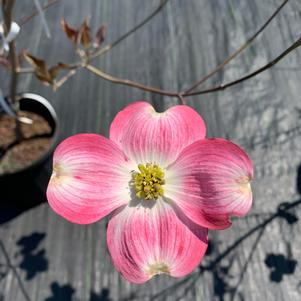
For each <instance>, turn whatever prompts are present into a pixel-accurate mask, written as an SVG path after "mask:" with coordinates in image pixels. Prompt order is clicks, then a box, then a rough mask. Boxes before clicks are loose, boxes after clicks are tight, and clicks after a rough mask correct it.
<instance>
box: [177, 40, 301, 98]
mask: <svg viewBox="0 0 301 301" xmlns="http://www.w3.org/2000/svg"><path fill="white" fill-rule="evenodd" d="M300 46H301V37H300V38H299V39H298V40H297V41H296V42H294V43H293V44H292V45H291V46H290V47H289V48H287V49H286V50H285V51H283V52H282V53H281V54H280V55H279V56H277V57H276V58H275V59H274V60H272V61H271V62H269V63H268V64H266V65H264V66H263V67H261V68H259V69H257V70H255V71H254V72H252V73H250V74H248V75H246V76H243V77H241V78H239V79H237V80H234V81H232V82H229V83H227V84H224V85H219V86H216V87H213V88H209V89H205V90H200V91H196V92H190V93H184V94H183V96H193V95H200V94H207V93H212V92H217V91H222V90H225V89H227V88H229V87H232V86H234V85H237V84H239V83H242V82H244V81H246V80H247V79H250V78H252V77H254V76H256V75H258V74H260V73H262V72H264V71H265V70H267V69H270V68H271V67H273V66H274V65H276V64H277V63H278V62H279V61H281V60H282V59H283V58H284V57H285V56H287V55H288V54H289V53H291V52H292V51H293V50H295V49H296V48H298V47H300Z"/></svg>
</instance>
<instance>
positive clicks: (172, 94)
mask: <svg viewBox="0 0 301 301" xmlns="http://www.w3.org/2000/svg"><path fill="white" fill-rule="evenodd" d="M299 46H301V37H300V38H299V39H298V40H297V41H296V42H294V43H293V44H292V45H291V46H290V47H289V48H287V49H286V50H285V51H283V52H282V53H281V54H280V55H279V56H277V57H276V58H275V59H274V60H272V61H271V62H269V63H268V64H266V65H264V66H263V67H261V68H259V69H257V70H255V71H254V72H252V73H250V74H248V75H246V76H244V77H241V78H239V79H237V80H235V81H232V82H229V83H227V84H224V85H219V86H216V87H213V88H209V89H205V90H200V91H196V92H190V93H185V92H174V91H167V90H163V89H159V88H155V87H150V86H146V85H143V84H141V83H138V82H134V81H131V80H127V79H121V78H118V77H115V76H112V75H110V74H108V73H106V72H104V71H102V70H100V69H98V68H96V67H94V66H92V65H91V64H87V65H85V66H84V67H85V68H86V69H87V70H89V71H91V72H92V73H94V74H96V75H97V76H99V77H101V78H103V79H105V80H107V81H110V82H112V83H115V84H121V85H127V86H130V87H133V88H137V89H140V90H144V91H147V92H151V93H156V94H160V95H165V96H170V97H177V98H180V100H181V101H182V100H183V99H184V97H188V96H194V95H200V94H207V93H212V92H217V91H222V90H225V89H226V88H229V87H231V86H234V85H236V84H239V83H242V82H244V81H246V80H247V79H250V78H252V77H254V76H256V75H258V74H260V73H262V72H264V71H265V70H267V69H270V68H271V67H273V66H274V65H276V64H277V63H278V62H279V61H281V60H282V59H283V58H284V57H285V56H287V55H288V54H289V53H291V52H292V51H293V50H295V49H296V48H298V47H299Z"/></svg>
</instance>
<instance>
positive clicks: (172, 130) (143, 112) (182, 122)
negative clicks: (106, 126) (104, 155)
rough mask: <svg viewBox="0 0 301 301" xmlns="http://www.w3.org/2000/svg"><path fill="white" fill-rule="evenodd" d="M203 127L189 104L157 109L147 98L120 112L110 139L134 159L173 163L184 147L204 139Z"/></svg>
mask: <svg viewBox="0 0 301 301" xmlns="http://www.w3.org/2000/svg"><path fill="white" fill-rule="evenodd" d="M205 135H206V127H205V123H204V121H203V119H202V117H201V116H200V115H199V114H198V113H197V112H196V111H195V110H193V109H192V108H190V107H188V106H185V105H179V106H174V107H171V108H169V109H168V110H166V111H165V112H163V113H157V112H156V111H155V110H154V108H153V107H152V106H151V105H150V104H149V103H147V102H136V103H133V104H130V105H128V106H127V107H126V108H125V109H124V110H122V111H121V112H119V113H118V114H117V116H116V117H115V119H114V120H113V122H112V124H111V128H110V139H112V140H113V141H115V142H116V143H117V144H118V145H119V147H120V148H121V149H122V150H123V151H124V152H125V154H126V155H127V156H128V157H129V158H131V159H132V160H134V161H135V162H136V163H138V164H139V163H142V164H145V163H147V162H155V163H157V164H159V165H161V166H167V165H168V164H170V163H172V162H173V161H174V160H175V159H176V158H177V156H178V155H179V154H180V152H181V151H182V149H183V148H185V147H186V146H188V145H189V144H191V143H193V142H195V141H197V140H200V139H204V138H205Z"/></svg>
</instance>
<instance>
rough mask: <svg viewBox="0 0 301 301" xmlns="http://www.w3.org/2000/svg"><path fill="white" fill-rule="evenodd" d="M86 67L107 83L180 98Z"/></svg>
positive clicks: (171, 93) (176, 93) (170, 93)
mask: <svg viewBox="0 0 301 301" xmlns="http://www.w3.org/2000/svg"><path fill="white" fill-rule="evenodd" d="M84 67H85V68H86V69H87V70H89V71H91V72H92V73H94V74H96V75H97V76H99V77H101V78H103V79H105V80H107V81H110V82H112V83H115V84H120V85H126V86H130V87H133V88H137V89H140V90H144V91H147V92H152V93H156V94H161V95H166V96H171V97H179V93H178V92H169V91H166V90H162V89H159V88H154V87H149V86H145V85H143V84H140V83H137V82H134V81H131V80H128V79H121V78H118V77H115V76H112V75H110V74H108V73H105V72H103V71H102V70H100V69H98V68H96V67H94V66H92V65H90V64H87V65H86V66H84Z"/></svg>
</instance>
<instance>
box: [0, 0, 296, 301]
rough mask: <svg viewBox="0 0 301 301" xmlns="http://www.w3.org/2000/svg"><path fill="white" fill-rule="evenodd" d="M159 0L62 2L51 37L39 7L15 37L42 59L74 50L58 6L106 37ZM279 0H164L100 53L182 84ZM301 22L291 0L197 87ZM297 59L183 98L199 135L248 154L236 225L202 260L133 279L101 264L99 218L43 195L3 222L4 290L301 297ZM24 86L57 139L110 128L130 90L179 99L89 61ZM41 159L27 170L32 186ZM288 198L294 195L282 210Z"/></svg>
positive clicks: (169, 85) (79, 296) (108, 64)
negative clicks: (92, 69) (247, 186)
mask: <svg viewBox="0 0 301 301" xmlns="http://www.w3.org/2000/svg"><path fill="white" fill-rule="evenodd" d="M17 2H18V3H17V7H16V10H15V14H16V16H18V17H20V18H21V17H22V16H24V15H26V14H28V13H29V12H30V11H31V8H32V3H31V1H24V2H23V1H17ZM158 2H159V1H141V0H128V1H120V0H110V1H108V0H101V1H100V0H99V1H96V0H94V1H93V0H88V1H79V0H72V1H71V0H62V1H61V4H59V5H56V6H53V7H52V8H51V9H49V10H48V11H47V13H46V16H47V19H48V21H49V25H50V28H51V32H52V36H53V38H52V40H51V41H49V40H47V39H46V37H45V34H44V33H43V30H42V28H41V25H40V21H39V19H38V18H35V19H33V20H32V21H31V22H30V23H28V24H27V25H26V26H25V27H24V30H23V32H22V34H21V37H20V42H19V47H28V48H29V50H30V51H31V52H32V53H35V54H37V55H38V56H41V57H44V58H46V59H47V60H48V61H49V62H51V63H56V62H57V61H66V60H67V61H73V60H74V56H73V54H72V46H71V45H70V44H69V43H68V41H67V40H66V39H65V38H64V34H63V33H62V32H61V30H60V25H59V21H60V19H61V18H62V17H64V18H65V19H66V20H67V21H68V22H70V23H71V24H72V25H74V26H76V25H78V24H80V22H81V21H82V20H83V18H84V17H85V16H86V15H91V25H92V27H93V28H95V30H96V28H97V27H98V26H99V24H101V23H107V24H108V33H107V40H106V42H110V41H113V40H114V39H116V38H117V37H119V36H120V35H121V34H123V33H124V32H125V31H126V30H129V29H130V28H132V27H133V26H134V25H135V24H137V23H138V22H139V21H140V20H142V19H143V18H144V17H145V16H147V15H148V14H149V13H150V12H151V11H152V10H153V9H155V7H156V5H157V4H158ZM280 3H281V1H280V0H266V1H260V0H255V1H248V0H189V1H181V0H170V1H169V2H168V4H167V5H166V7H165V8H164V9H163V10H162V11H161V13H160V14H158V15H157V16H156V17H155V18H154V19H153V20H152V22H151V23H149V24H147V25H146V26H145V27H143V28H142V29H140V30H139V31H138V32H137V33H136V34H135V35H133V36H131V37H130V38H128V39H127V40H126V41H125V42H124V43H122V44H121V45H120V46H118V47H116V48H114V49H113V50H112V51H111V52H110V53H108V54H106V55H105V56H103V57H101V58H100V59H99V60H98V62H97V64H99V66H101V67H102V68H103V69H104V70H106V71H107V72H109V73H111V74H115V75H117V76H119V77H122V78H129V79H133V80H137V81H140V82H143V83H145V84H148V85H154V86H158V87H161V88H166V89H169V90H177V89H182V88H185V87H188V86H189V85H190V84H191V83H193V82H194V81H196V80H197V79H199V78H200V77H202V76H203V75H205V74H206V73H208V72H209V71H211V70H212V69H213V68H214V67H215V66H216V65H217V64H218V63H220V62H222V61H223V60H224V59H225V58H226V57H227V56H228V55H229V54H230V53H232V52H233V50H235V49H236V48H237V47H239V46H240V45H241V44H242V43H243V42H244V41H245V40H246V39H247V38H248V37H250V36H251V35H252V34H253V32H254V31H255V30H256V29H258V28H259V27H260V26H261V25H262V24H263V23H264V22H265V20H266V19H267V18H268V17H269V16H270V15H271V14H272V12H273V11H274V10H275V9H276V7H277V6H278V5H280ZM300 20H301V3H300V1H299V0H291V1H289V4H288V5H287V6H286V7H285V8H284V9H283V11H282V12H281V13H280V15H279V16H278V17H277V18H276V19H275V20H274V21H273V22H272V23H271V24H270V26H269V27H268V28H267V29H266V30H265V31H264V33H263V34H262V35H261V36H260V37H259V38H258V39H257V40H256V42H255V43H254V44H253V45H252V46H251V47H250V48H249V49H248V50H247V51H245V52H244V53H243V54H242V55H241V56H239V58H237V59H236V60H235V61H233V62H231V63H230V64H229V66H228V67H227V68H226V69H225V70H223V71H222V72H219V73H218V74H217V75H216V76H215V77H213V78H212V80H210V81H209V82H208V83H207V84H206V85H205V86H208V87H209V86H210V85H211V84H214V83H220V82H226V81H228V80H231V79H235V78H237V77H239V76H241V75H244V74H246V73H247V72H249V71H251V70H254V69H255V68H256V67H259V66H261V65H263V64H264V63H266V62H267V61H269V60H271V59H272V58H273V57H275V56H277V55H278V54H279V53H280V52H281V51H282V50H284V49H285V48H286V47H288V46H289V45H290V44H291V43H292V42H293V41H294V40H295V39H296V38H297V37H298V36H299V35H300ZM300 62H301V52H300V50H298V51H296V52H295V53H293V54H292V55H290V56H289V57H287V58H286V59H285V60H283V61H282V62H281V63H280V64H279V65H277V66H276V67H275V68H273V69H272V70H270V71H269V72H266V73H264V74H262V75H260V76H258V77H256V78H254V79H252V80H250V81H248V82H246V83H244V84H241V85H238V86H235V87H232V88H229V89H228V90H226V91H224V92H220V93H216V94H208V95H202V96H199V97H194V98H191V99H190V100H189V102H188V104H189V105H191V106H192V107H194V108H196V109H197V110H198V111H199V112H200V113H201V114H202V115H203V117H204V119H205V121H206V124H207V128H208V136H210V137H226V138H229V139H231V140H233V141H235V142H236V143H239V144H240V145H242V146H243V147H244V148H245V149H246V150H247V151H248V152H249V154H250V156H251V157H252V159H253V161H254V164H255V181H254V183H253V190H254V195H255V197H254V206H253V209H252V212H251V213H250V215H249V216H248V217H247V218H242V219H235V220H234V223H233V227H232V228H230V229H228V230H226V231H220V232H213V231H212V232H211V233H210V240H211V247H210V250H209V251H208V255H207V256H206V258H205V260H204V261H203V263H202V265H201V267H200V269H199V270H197V271H195V273H193V274H192V275H191V276H188V277H186V278H184V279H170V278H168V277H164V276H162V277H158V278H155V279H153V280H151V281H150V282H149V283H147V284H145V285H142V286H137V285H130V284H128V283H126V282H125V281H124V280H122V279H121V278H120V276H119V275H118V273H117V272H116V271H115V270H114V269H113V267H112V264H111V262H110V258H109V255H108V252H107V249H106V244H105V240H106V233H105V226H106V221H101V222H98V223H95V224H93V225H88V226H79V225H74V224H71V223H68V222H66V221H65V220H63V219H62V218H60V217H58V216H57V215H56V214H55V213H53V212H52V211H51V210H50V209H49V207H48V205H47V204H46V203H45V204H42V205H40V206H38V207H35V208H33V209H31V210H28V211H25V212H23V213H22V214H21V215H19V216H18V217H16V218H14V219H12V220H10V221H9V222H6V223H4V224H2V225H1V227H0V238H1V246H2V247H3V248H5V250H4V249H3V248H2V247H1V248H0V300H5V301H22V300H26V298H27V299H28V300H38V301H40V300H47V301H52V300H64V301H68V300H83V301H85V300H87V301H95V300H102V301H105V300H171V301H174V300H200V301H201V300H219V301H222V300H239V301H240V300H245V301H257V300H267V301H270V300H271V301H273V300H286V301H296V300H301V269H300V256H301V249H300V245H301V236H300V232H301V224H300V221H299V218H300V213H301V210H300V203H301V201H300V199H301V195H300V194H301V188H300V186H301V184H300V182H301V180H300V179H301V171H300V168H299V166H300V165H301V139H300V137H301V136H300V135H301V115H300V110H301V104H300V95H301V85H300V79H301V72H300V70H301V63H300ZM3 80H4V79H3ZM20 91H31V92H37V93H40V94H42V95H43V96H45V97H46V98H48V99H49V100H50V101H51V102H52V103H53V105H54V106H55V108H56V109H57V112H58V115H59V118H60V120H61V138H64V137H67V136H69V135H71V134H75V133H79V132H96V133H101V134H103V135H106V136H107V135H108V129H109V125H110V122H111V121H112V119H113V117H114V115H115V114H116V113H117V112H118V111H119V110H120V109H122V108H123V107H124V106H125V105H126V104H128V103H130V102H132V101H134V100H140V99H146V100H148V101H150V102H152V103H153V104H154V105H155V106H156V108H157V109H158V110H163V109H164V108H167V107H169V106H171V105H173V104H175V103H177V100H176V99H172V98H168V97H161V96H156V95H150V94H148V93H146V92H143V91H139V90H135V89H132V88H128V87H124V86H117V85H112V84H110V83H107V82H104V81H102V80H100V79H99V78H96V77H95V76H93V75H91V74H89V73H88V72H87V71H82V72H80V73H78V74H77V75H75V76H74V77H73V78H72V79H71V80H70V81H69V82H68V83H66V84H65V85H64V86H63V87H62V88H61V89H60V90H59V91H58V92H56V93H53V92H52V91H51V90H50V89H49V88H47V87H43V86H41V85H40V83H38V82H37V80H36V79H35V78H33V77H32V76H30V75H29V76H24V77H22V80H21V85H20ZM47 168H48V167H47ZM47 168H45V171H44V174H43V175H41V178H38V179H36V182H37V183H38V184H39V183H40V184H39V186H40V187H42V186H43V183H45V174H46V175H47ZM298 168H299V178H298ZM297 179H299V180H297ZM298 181H299V186H298V185H297V182H298ZM17 186H18V184H17V183H16V187H17ZM298 187H299V188H298ZM42 188H43V187H42ZM36 197H39V198H40V196H39V195H37V196H36ZM24 201H26V200H24ZM284 202H287V203H291V207H290V208H285V207H283V208H284V209H283V210H282V211H278V206H279V204H281V203H284ZM30 246H32V248H30ZM5 254H8V255H9V258H10V259H9V263H10V264H11V267H7V264H8V258H7V257H6V256H5ZM17 275H18V276H17ZM18 277H19V278H18ZM26 295H27V296H28V297H26ZM1 298H2V299H1Z"/></svg>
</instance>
